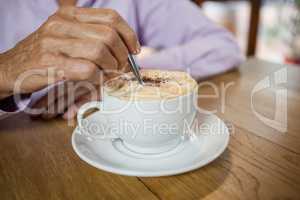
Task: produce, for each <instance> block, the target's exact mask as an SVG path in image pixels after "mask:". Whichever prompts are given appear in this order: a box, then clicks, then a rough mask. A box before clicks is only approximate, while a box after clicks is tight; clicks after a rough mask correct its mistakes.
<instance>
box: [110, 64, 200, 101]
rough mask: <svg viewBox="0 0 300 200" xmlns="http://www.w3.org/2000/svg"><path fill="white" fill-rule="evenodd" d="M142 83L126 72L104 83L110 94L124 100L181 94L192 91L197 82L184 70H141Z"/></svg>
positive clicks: (155, 98) (152, 98) (173, 96)
mask: <svg viewBox="0 0 300 200" xmlns="http://www.w3.org/2000/svg"><path fill="white" fill-rule="evenodd" d="M141 76H142V79H143V81H144V85H140V84H139V83H138V81H137V79H136V78H135V77H134V75H133V74H132V73H126V74H124V75H122V76H119V77H117V78H114V79H112V80H110V81H108V82H107V83H106V84H105V87H104V89H105V91H106V92H107V93H108V95H110V96H114V97H117V98H120V99H124V100H130V99H134V100H159V99H170V98H175V97H177V96H182V95H186V94H188V93H190V92H191V91H193V90H194V89H195V88H196V86H197V82H196V81H195V80H194V79H193V78H192V77H191V76H190V75H188V74H187V73H186V72H181V71H166V70H149V69H148V70H141Z"/></svg>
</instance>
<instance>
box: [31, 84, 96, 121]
mask: <svg viewBox="0 0 300 200" xmlns="http://www.w3.org/2000/svg"><path fill="white" fill-rule="evenodd" d="M79 85H80V83H78V82H77V83H75V82H65V83H64V84H59V85H56V86H54V87H52V88H51V89H49V91H48V93H46V94H45V95H44V96H42V97H41V98H40V99H39V100H38V101H37V102H35V103H34V104H33V105H31V108H30V110H27V111H26V112H27V113H28V114H29V115H30V116H31V117H33V118H42V119H45V120H48V119H52V118H55V117H57V116H59V115H62V116H63V118H64V119H72V118H74V117H75V116H76V114H77V110H78V109H79V108H80V106H81V105H83V104H84V103H86V102H88V101H93V100H99V99H100V87H93V88H87V87H78V86H79Z"/></svg>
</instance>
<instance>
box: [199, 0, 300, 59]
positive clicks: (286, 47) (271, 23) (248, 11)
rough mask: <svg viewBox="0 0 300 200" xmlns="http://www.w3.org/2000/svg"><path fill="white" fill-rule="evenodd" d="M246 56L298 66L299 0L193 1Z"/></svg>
mask: <svg viewBox="0 0 300 200" xmlns="http://www.w3.org/2000/svg"><path fill="white" fill-rule="evenodd" d="M194 2H195V3H197V4H198V5H199V6H201V7H202V9H203V12H204V13H205V14H206V15H207V16H208V17H209V18H211V19H212V20H213V21H215V22H217V23H219V24H221V25H222V26H225V27H226V28H228V29H229V30H230V31H231V32H233V34H234V35H235V36H236V38H237V40H238V42H239V44H240V46H241V48H242V49H243V51H244V52H245V54H246V55H248V56H256V57H259V58H262V59H264V60H269V61H271V62H276V63H293V64H300V0H231V1H226V0H194Z"/></svg>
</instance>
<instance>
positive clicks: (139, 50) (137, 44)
mask: <svg viewBox="0 0 300 200" xmlns="http://www.w3.org/2000/svg"><path fill="white" fill-rule="evenodd" d="M140 52H141V45H140V43H139V41H137V43H136V50H135V52H134V53H135V54H138V53H140Z"/></svg>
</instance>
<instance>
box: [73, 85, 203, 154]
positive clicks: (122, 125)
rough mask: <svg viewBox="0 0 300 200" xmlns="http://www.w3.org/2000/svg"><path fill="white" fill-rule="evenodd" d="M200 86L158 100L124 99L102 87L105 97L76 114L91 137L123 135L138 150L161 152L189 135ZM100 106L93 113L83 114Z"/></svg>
mask: <svg viewBox="0 0 300 200" xmlns="http://www.w3.org/2000/svg"><path fill="white" fill-rule="evenodd" d="M197 94H198V88H197V87H195V88H194V89H193V90H191V91H190V92H189V93H188V94H186V95H184V96H177V97H174V98H171V99H159V100H134V99H121V98H118V97H115V96H111V95H109V94H108V93H107V92H106V91H105V89H104V90H103V95H102V96H103V100H102V101H95V102H89V103H87V104H85V105H83V106H82V107H81V108H80V109H79V111H78V115H77V121H78V127H79V129H80V130H83V131H81V132H82V134H86V135H87V137H89V138H91V139H95V140H98V139H101V140H103V139H121V140H122V142H123V144H124V145H125V146H126V147H127V148H128V149H130V150H132V151H135V152H138V153H150V154H152V153H162V152H165V151H168V150H171V149H173V148H174V147H176V146H177V145H178V144H179V143H180V142H181V141H182V140H184V139H185V138H186V136H187V134H186V133H187V132H186V131H187V130H188V129H187V128H188V126H190V124H191V123H192V122H193V120H194V118H195V116H196V112H197ZM93 108H97V109H99V111H98V112H95V113H94V114H93V115H92V116H91V117H88V118H87V119H84V114H85V113H86V112H87V111H88V110H90V109H93Z"/></svg>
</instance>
